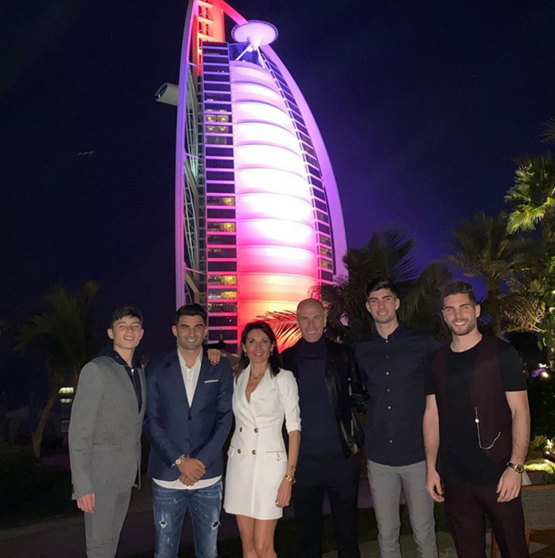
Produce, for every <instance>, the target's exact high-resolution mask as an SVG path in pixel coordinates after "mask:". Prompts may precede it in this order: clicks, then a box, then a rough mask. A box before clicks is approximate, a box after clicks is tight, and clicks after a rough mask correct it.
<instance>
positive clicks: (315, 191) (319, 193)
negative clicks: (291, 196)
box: [312, 188, 326, 201]
mask: <svg viewBox="0 0 555 558" xmlns="http://www.w3.org/2000/svg"><path fill="white" fill-rule="evenodd" d="M312 193H313V194H314V197H316V198H320V199H321V200H324V201H325V200H326V194H324V192H322V191H320V190H318V189H316V188H312Z"/></svg>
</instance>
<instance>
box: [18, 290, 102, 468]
mask: <svg viewBox="0 0 555 558" xmlns="http://www.w3.org/2000/svg"><path fill="white" fill-rule="evenodd" d="M97 291H98V285H97V284H96V283H95V282H93V281H88V282H86V283H85V284H84V285H83V286H82V287H81V289H80V290H79V291H78V292H77V293H75V294H72V293H70V292H68V291H67V290H66V289H65V288H64V287H62V286H61V285H56V286H54V287H53V288H52V290H51V291H50V292H49V293H48V294H47V295H46V296H45V298H44V302H45V306H46V308H47V309H46V311H45V312H43V313H40V314H34V315H33V316H31V317H30V318H29V319H28V320H27V322H26V323H25V324H24V325H23V326H22V328H21V335H20V337H19V343H18V345H17V348H18V349H20V350H23V351H24V350H26V349H27V348H29V347H31V346H33V347H35V348H37V349H39V350H40V351H42V352H43V353H44V354H45V355H46V370H47V374H48V381H49V384H50V393H49V396H48V400H47V402H46V405H45V406H44V408H43V409H42V412H41V415H40V419H39V422H38V425H37V429H36V431H35V432H34V433H33V452H34V454H35V456H36V457H37V458H39V457H40V452H41V444H42V436H43V433H44V428H45V426H46V423H47V421H48V418H49V416H50V413H51V411H52V408H53V407H54V405H55V403H56V401H57V399H58V394H59V391H60V388H62V387H65V386H71V387H73V388H76V387H77V380H78V377H79V372H80V370H81V368H83V366H84V365H85V364H86V363H87V362H88V361H89V360H91V359H92V358H93V357H94V356H95V355H96V353H97V348H98V347H97V340H96V338H95V335H94V318H93V303H94V298H95V295H96V293H97Z"/></svg>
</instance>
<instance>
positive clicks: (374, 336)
mask: <svg viewBox="0 0 555 558" xmlns="http://www.w3.org/2000/svg"><path fill="white" fill-rule="evenodd" d="M407 332H409V329H408V328H407V327H406V326H405V325H404V324H402V323H399V326H398V327H397V328H396V329H395V331H393V332H392V333H390V334H389V337H388V338H387V339H384V338H383V337H382V336H381V335H380V334H379V333H378V332H377V331H372V332H371V333H369V334H368V335H367V336H366V337H365V338H363V339H362V341H383V342H384V343H385V342H386V341H389V340H390V339H391V340H395V339H402V338H403V337H405V335H406V334H407Z"/></svg>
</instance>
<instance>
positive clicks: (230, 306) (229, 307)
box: [208, 302, 237, 314]
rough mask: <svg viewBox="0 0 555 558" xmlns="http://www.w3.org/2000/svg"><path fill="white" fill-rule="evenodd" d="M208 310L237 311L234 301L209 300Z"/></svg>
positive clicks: (224, 312)
mask: <svg viewBox="0 0 555 558" xmlns="http://www.w3.org/2000/svg"><path fill="white" fill-rule="evenodd" d="M208 312H213V313H222V314H227V313H229V314H231V313H234V312H237V303H236V302H209V303H208Z"/></svg>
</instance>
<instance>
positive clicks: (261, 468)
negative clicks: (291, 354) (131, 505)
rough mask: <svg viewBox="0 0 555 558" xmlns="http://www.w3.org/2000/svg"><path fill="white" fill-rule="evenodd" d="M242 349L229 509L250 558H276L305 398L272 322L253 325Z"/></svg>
mask: <svg viewBox="0 0 555 558" xmlns="http://www.w3.org/2000/svg"><path fill="white" fill-rule="evenodd" d="M241 348H242V354H241V360H240V361H239V366H238V369H237V372H236V375H235V383H234V389H233V414H234V415H235V431H234V433H233V437H232V439H231V445H230V447H229V452H228V462H227V473H226V482H225V498H224V509H225V511H226V512H227V513H230V514H233V515H236V516H237V525H238V527H239V533H240V534H241V543H242V545H243V556H244V558H276V553H275V550H274V531H275V529H276V524H277V521H278V519H279V518H280V517H281V516H282V515H283V508H284V507H285V506H288V505H289V502H290V500H291V487H292V485H293V483H294V482H295V468H296V465H297V457H298V455H299V444H300V434H301V433H300V430H301V427H300V416H299V394H298V390H297V382H296V380H295V378H294V376H293V374H292V373H291V372H290V371H289V370H282V369H281V368H280V364H281V358H280V356H279V352H278V349H277V344H276V336H275V335H274V332H273V331H272V328H271V327H270V326H269V325H268V324H267V323H266V322H263V321H258V322H251V323H249V324H247V326H246V327H245V329H244V331H243V333H242V335H241ZM284 419H285V426H286V428H287V432H288V433H289V455H287V452H286V450H285V443H284V441H283V435H282V427H283V421H284Z"/></svg>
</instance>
